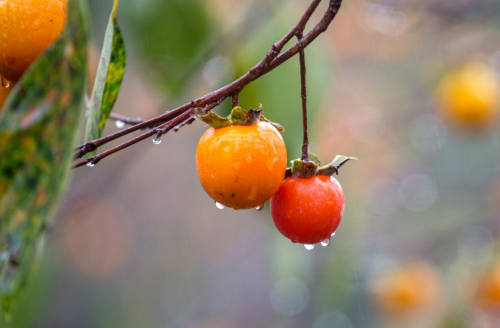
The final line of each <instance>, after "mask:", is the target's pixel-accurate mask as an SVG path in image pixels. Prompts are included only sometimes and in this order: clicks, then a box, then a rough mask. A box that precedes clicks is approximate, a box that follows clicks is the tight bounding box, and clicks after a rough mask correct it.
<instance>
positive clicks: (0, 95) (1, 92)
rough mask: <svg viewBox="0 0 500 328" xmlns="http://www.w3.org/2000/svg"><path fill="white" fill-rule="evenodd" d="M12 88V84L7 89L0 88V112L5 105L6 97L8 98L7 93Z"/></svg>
mask: <svg viewBox="0 0 500 328" xmlns="http://www.w3.org/2000/svg"><path fill="white" fill-rule="evenodd" d="M13 88H14V85H13V84H11V85H9V87H8V88H4V87H2V86H0V111H1V110H2V108H3V104H4V103H5V100H7V97H8V96H9V93H10V91H11V90H12V89H13Z"/></svg>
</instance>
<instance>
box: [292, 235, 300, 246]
mask: <svg viewBox="0 0 500 328" xmlns="http://www.w3.org/2000/svg"><path fill="white" fill-rule="evenodd" d="M290 240H291V241H292V243H294V244H296V243H298V242H299V236H297V235H296V234H294V233H292V234H291V235H290Z"/></svg>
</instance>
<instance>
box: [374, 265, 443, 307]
mask: <svg viewBox="0 0 500 328" xmlns="http://www.w3.org/2000/svg"><path fill="white" fill-rule="evenodd" d="M371 292H372V299H373V302H374V303H375V305H376V306H377V307H378V308H379V309H380V310H381V311H382V312H384V313H385V314H389V315H406V314H409V313H412V312H415V311H417V310H423V309H426V308H429V307H430V306H432V305H433V304H434V303H435V302H436V301H437V299H438V295H439V279H438V273H437V272H436V270H435V269H434V268H433V267H432V266H431V265H429V264H427V263H418V262H417V263H413V264H410V265H407V266H404V267H402V268H399V269H397V270H394V271H391V272H385V273H384V274H381V275H379V276H377V277H375V278H374V280H373V281H372V289H371Z"/></svg>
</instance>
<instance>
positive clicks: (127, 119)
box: [109, 113, 144, 125]
mask: <svg viewBox="0 0 500 328" xmlns="http://www.w3.org/2000/svg"><path fill="white" fill-rule="evenodd" d="M109 119H110V120H112V121H118V122H123V123H125V124H127V125H136V124H139V123H142V122H144V120H143V119H142V118H140V117H136V118H130V117H127V116H123V115H120V114H116V113H111V114H109Z"/></svg>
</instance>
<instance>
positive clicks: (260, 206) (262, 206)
mask: <svg viewBox="0 0 500 328" xmlns="http://www.w3.org/2000/svg"><path fill="white" fill-rule="evenodd" d="M255 209H256V210H257V211H259V212H260V211H262V210H263V209H264V204H262V205H259V206H256V207H255Z"/></svg>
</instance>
